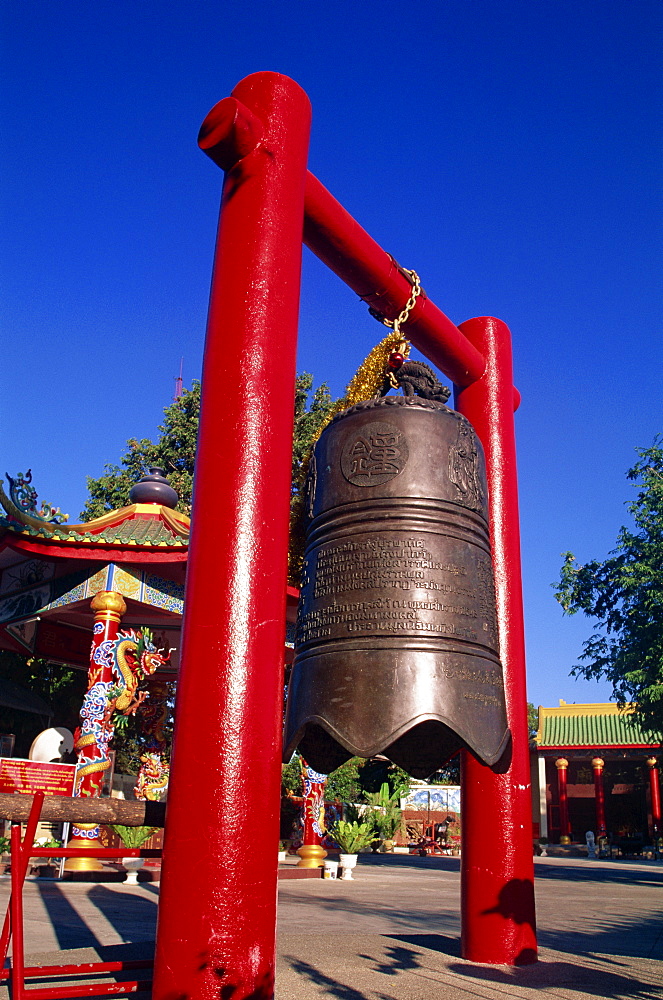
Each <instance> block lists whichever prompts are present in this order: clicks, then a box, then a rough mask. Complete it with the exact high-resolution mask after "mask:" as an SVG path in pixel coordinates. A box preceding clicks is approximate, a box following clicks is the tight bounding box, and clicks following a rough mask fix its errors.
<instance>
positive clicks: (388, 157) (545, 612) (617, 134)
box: [0, 0, 663, 705]
mask: <svg viewBox="0 0 663 1000" xmlns="http://www.w3.org/2000/svg"><path fill="white" fill-rule="evenodd" d="M662 22H663V8H662V7H661V6H660V4H659V3H658V2H656V0H621V2H614V0H600V2H599V0H574V2H567V0H554V2H549V0H537V2H536V3H532V2H531V0H504V2H502V3H494V2H491V0H437V2H429V3H418V2H412V3H408V4H403V3H400V2H399V3H396V2H393V0H381V2H380V3H378V2H376V0H366V2H363V3H357V2H352V3H350V2H347V0H336V2H335V3H334V4H326V5H323V4H318V3H311V2H301V0H300V2H297V0H290V2H288V3H285V2H283V0H270V2H265V0H257V2H254V3H252V4H245V3H244V4H240V3H236V2H234V0H226V2H225V3H219V2H216V0H214V2H210V0H188V2H185V0H181V2H174V0H171V2H167V0H159V2H156V0H141V2H140V3H136V2H135V0H95V2H94V3H90V2H89V0H85V2H74V0H58V2H55V0H5V2H4V3H3V4H2V5H0V32H1V38H2V42H1V44H2V52H1V53H0V64H1V68H0V75H1V79H0V91H1V95H2V96H1V98H0V101H1V104H0V107H1V111H2V136H3V139H2V159H1V169H2V176H1V178H0V186H1V188H2V212H3V220H2V232H3V243H2V303H3V305H2V343H3V380H2V383H3V392H2V412H1V420H2V423H1V427H2V443H1V445H0V461H1V462H2V465H1V466H0V473H4V472H9V473H10V474H14V473H16V472H18V471H24V470H26V469H27V468H28V467H32V469H33V475H34V482H35V485H36V487H37V489H38V491H39V495H40V499H42V500H48V501H51V502H53V503H56V504H59V505H60V506H61V507H62V509H63V510H65V511H67V512H68V513H70V514H71V520H73V521H76V520H78V514H79V512H80V510H81V508H82V506H83V503H84V501H85V497H86V487H85V477H86V475H93V476H96V475H99V474H100V473H101V471H102V469H103V466H104V464H105V463H106V462H115V461H117V460H118V459H119V457H120V455H121V454H122V452H123V450H124V446H125V442H126V440H127V438H129V437H131V436H137V437H152V436H153V435H154V434H155V432H156V427H157V424H158V423H159V422H160V419H161V416H162V411H163V407H164V406H165V405H167V403H168V402H169V401H170V399H171V397H172V394H173V387H174V376H176V375H177V373H178V369H179V363H180V357H181V356H183V357H184V378H185V384H187V385H188V384H190V383H191V380H192V379H193V378H196V377H198V376H199V374H200V370H201V357H202V349H203V340H204V332H205V317H206V308H207V295H208V287H209V277H210V271H211V265H212V254H213V247H214V237H215V228H216V221H217V212H218V204H219V195H220V190H221V182H222V174H221V172H220V171H219V170H218V169H217V168H216V167H215V166H214V165H213V164H212V163H211V162H210V161H209V160H208V159H207V157H205V156H204V155H203V154H202V153H201V152H199V150H198V148H197V145H196V136H197V132H198V128H199V126H200V123H201V122H202V120H203V118H204V117H205V115H206V114H207V112H208V110H209V109H210V108H211V107H212V105H214V104H215V103H216V102H217V101H218V100H220V99H221V98H222V97H225V96H226V95H227V94H228V93H229V92H230V91H231V89H232V87H233V86H234V85H235V83H236V82H237V81H238V80H240V79H241V78H242V77H244V76H246V75H247V74H249V73H252V72H254V71H257V70H264V69H270V70H277V71H279V72H282V73H286V74H288V75H290V76H292V77H293V78H294V79H295V80H297V81H298V82H299V83H300V84H301V85H302V86H303V87H304V89H305V90H306V91H307V92H308V94H309V96H310V98H311V101H312V104H313V132H312V138H311V154H310V166H311V169H312V170H313V171H314V173H316V174H317V175H318V177H319V178H320V179H321V180H322V182H323V183H324V184H325V185H326V186H327V187H329V189H330V190H331V191H332V193H333V194H335V195H336V197H338V198H339V199H340V200H341V201H342V202H343V204H344V205H345V206H346V207H347V208H348V209H349V211H351V212H352V213H353V214H354V215H355V217H356V218H357V219H358V220H359V222H360V223H361V224H362V225H363V226H364V227H365V228H366V229H368V231H369V232H370V233H371V234H372V235H373V236H374V238H375V239H377V240H378V241H379V242H380V243H381V244H382V246H384V248H385V249H387V250H388V251H389V252H390V253H392V254H394V256H395V257H396V258H397V259H398V260H399V261H400V262H401V263H402V264H403V265H404V266H406V267H413V268H415V269H416V270H417V271H418V272H419V274H420V275H421V278H422V282H423V284H424V287H425V288H426V290H427V292H428V294H429V295H430V296H431V297H432V298H433V299H434V301H435V302H436V303H437V305H438V306H439V307H440V308H441V309H443V310H444V312H446V313H447V315H449V316H450V317H451V318H452V319H453V320H454V322H456V323H460V322H462V321H463V320H465V319H469V318H470V317H472V316H477V315H486V314H489V315H494V316H498V317H500V318H501V319H503V320H505V321H506V322H507V323H508V324H509V326H510V328H511V330H512V333H513V338H514V347H515V368H516V382H517V385H518V387H519V389H520V391H521V393H522V398H523V402H522V406H521V409H520V411H519V413H518V417H517V430H518V442H519V458H520V486H521V516H522V531H523V570H524V582H525V609H526V621H527V640H528V672H529V697H530V699H531V700H532V701H534V702H535V703H537V704H538V703H543V704H548V705H551V704H556V703H557V700H558V699H559V698H564V699H565V700H567V701H588V700H600V699H603V698H605V697H606V696H607V693H608V688H607V687H606V686H605V685H598V684H586V683H583V682H579V681H575V680H573V679H570V678H569V676H568V672H569V669H570V667H571V666H572V664H573V663H574V662H575V661H576V657H577V654H578V653H579V652H580V647H581V643H582V640H583V639H584V638H586V637H587V636H588V635H589V633H590V629H591V623H590V622H589V621H588V620H587V619H582V620H581V619H579V618H577V619H565V618H563V616H562V614H561V610H560V609H559V606H558V605H557V604H556V602H555V600H554V597H553V592H552V590H551V588H550V583H551V581H553V580H555V579H556V578H557V575H558V571H559V566H560V562H561V559H560V553H561V552H562V551H564V550H566V549H571V550H573V551H574V552H575V553H576V554H577V556H578V557H579V559H580V560H581V561H582V560H586V559H588V558H593V557H597V558H602V557H604V556H605V555H606V554H607V552H608V551H609V549H610V548H611V547H612V546H613V544H614V542H615V539H616V536H617V531H618V529H619V527H620V525H621V524H622V523H624V522H625V520H626V519H627V514H626V512H625V508H624V502H625V501H626V500H627V499H628V498H629V497H630V496H631V495H632V493H633V487H632V486H630V485H629V484H628V483H627V481H626V479H625V475H624V474H625V471H626V469H627V468H629V467H630V466H631V465H632V464H633V461H634V459H635V452H634V449H635V448H636V447H638V446H643V447H645V446H647V445H649V444H650V443H651V441H652V439H653V437H654V435H655V433H657V432H658V431H660V430H662V429H663V421H662V420H661V367H662V366H661V362H662V360H663V348H662V347H661V305H662V301H663V296H662V291H663V287H662V285H663V283H662V278H661V275H662V273H663V271H662V267H661V265H662V261H661V249H662V239H661V221H662V212H661V208H662V204H661V192H662V185H661V141H660V135H661V127H660V126H661V105H662V103H663V102H662V100H661V97H662V89H663V86H662V80H663V73H662V70H663V58H662V55H661V53H662V51H663V49H662V45H661V41H662V38H661V35H662V32H661V28H662ZM380 335H381V328H380V327H379V326H378V325H377V324H376V323H375V321H374V320H372V319H371V318H370V317H369V316H368V314H367V312H366V309H365V307H364V306H363V305H362V304H361V303H360V302H359V301H358V300H357V299H356V297H355V296H354V295H353V293H352V292H350V291H349V290H348V289H347V288H346V287H345V286H344V285H343V284H342V283H341V282H340V281H339V280H338V279H337V278H335V277H334V276H333V275H331V274H330V273H328V272H326V270H325V269H324V267H323V266H322V265H321V264H320V263H319V262H318V261H317V260H315V259H314V258H313V257H312V256H311V255H310V254H309V253H308V251H305V253H304V281H303V290H302V307H301V330H300V345H301V347H300V360H299V370H300V371H304V370H307V371H311V372H313V373H314V375H315V376H316V379H317V381H319V382H320V381H327V382H328V383H329V386H330V388H331V391H332V392H333V393H334V394H335V395H336V394H340V393H341V391H342V389H343V387H344V385H345V383H346V382H347V381H348V380H349V378H350V377H351V376H352V374H353V373H354V371H355V370H356V368H357V365H358V364H359V362H360V361H361V359H362V358H363V357H364V356H365V354H366V353H367V352H368V350H369V349H370V348H371V347H372V346H373V344H374V343H376V341H377V340H378V339H379V338H380Z"/></svg>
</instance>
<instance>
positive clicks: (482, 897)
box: [456, 317, 536, 965]
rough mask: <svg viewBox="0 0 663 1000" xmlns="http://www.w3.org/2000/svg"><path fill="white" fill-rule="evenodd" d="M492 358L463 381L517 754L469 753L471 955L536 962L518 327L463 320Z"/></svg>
mask: <svg viewBox="0 0 663 1000" xmlns="http://www.w3.org/2000/svg"><path fill="white" fill-rule="evenodd" d="M459 329H460V330H461V332H462V333H463V334H465V336H466V337H467V338H468V339H469V340H470V341H471V342H472V343H473V344H474V346H475V347H476V348H477V350H478V351H479V352H480V353H481V354H482V355H483V356H484V358H485V359H486V370H485V374H484V375H483V377H482V378H480V379H478V380H477V381H476V382H474V383H473V384H472V385H470V386H468V387H466V388H464V389H461V390H457V393H456V407H457V409H458V410H459V411H460V412H461V413H463V414H464V415H465V416H466V417H467V418H468V419H469V420H470V421H471V423H472V424H473V425H474V428H475V430H476V432H477V434H478V435H479V438H480V439H481V442H482V444H483V447H484V451H485V455H486V468H487V474H488V493H489V499H488V502H489V511H490V520H491V523H490V529H491V543H492V552H493V565H494V570H495V596H496V600H497V621H498V630H499V637H500V655H501V658H502V663H503V665H504V675H505V697H506V708H507V718H508V722H509V728H510V729H511V736H512V753H511V762H510V765H509V767H508V769H507V770H505V771H504V772H503V773H495V772H493V771H492V770H491V769H490V768H487V767H484V766H483V765H482V764H479V763H478V762H477V760H476V759H475V758H474V757H472V756H471V755H470V754H469V753H467V752H463V755H462V775H463V780H462V791H461V795H462V816H463V852H462V862H461V906H462V949H463V956H464V958H466V959H469V960H470V961H474V962H487V963H491V964H506V965H516V964H525V963H528V962H534V961H536V924H535V908H534V866H533V861H532V841H531V824H532V818H531V812H532V805H531V788H530V762H529V741H528V731H527V694H526V688H525V639H524V623H523V606H522V582H521V571H520V529H519V520H518V485H517V475H516V445H515V430H514V418H513V399H514V396H513V372H512V357H511V335H510V333H509V330H508V327H507V326H506V325H505V324H504V323H502V322H501V321H500V320H497V319H492V318H490V317H482V318H478V319H471V320H468V321H467V322H466V323H462V324H461V325H460V327H459Z"/></svg>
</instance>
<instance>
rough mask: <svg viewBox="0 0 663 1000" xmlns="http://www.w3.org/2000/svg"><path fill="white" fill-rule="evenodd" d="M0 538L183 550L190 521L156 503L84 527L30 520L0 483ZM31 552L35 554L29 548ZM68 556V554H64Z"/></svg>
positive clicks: (65, 546)
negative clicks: (2, 511) (0, 512)
mask: <svg viewBox="0 0 663 1000" xmlns="http://www.w3.org/2000/svg"><path fill="white" fill-rule="evenodd" d="M0 504H1V505H2V507H3V508H4V511H5V516H2V515H0V538H2V537H6V536H13V537H14V538H16V539H24V540H25V541H34V542H37V543H39V542H41V543H43V542H46V543H48V545H49V546H55V547H62V549H63V553H62V554H63V555H65V551H64V550H66V549H69V548H70V547H72V546H73V547H76V548H78V547H88V546H94V547H95V548H98V547H106V546H110V547H114V548H118V547H122V548H124V547H125V546H128V547H129V548H131V549H137V548H138V549H143V550H144V549H157V550H163V549H166V550H172V549H175V550H178V549H179V550H180V551H182V550H186V549H187V547H188V544H189V534H190V530H191V520H190V518H189V517H187V515H186V514H182V513H180V512H179V511H174V510H171V509H170V508H169V507H164V506H162V505H161V504H158V503H135V504H131V505H130V506H128V507H122V508H121V509H120V510H113V511H109V513H108V514H103V515H102V516H101V517H97V518H95V519H94V520H93V521H87V522H86V523H85V524H70V525H68V524H58V523H56V522H54V521H46V520H43V519H41V518H39V517H33V516H32V515H31V514H28V513H27V512H26V511H24V510H21V509H20V508H19V507H18V506H17V505H16V504H15V503H14V502H13V501H12V500H11V499H10V497H8V496H7V494H6V493H5V491H4V489H3V488H2V485H1V484H0ZM32 551H35V550H34V549H32ZM67 554H68V553H67Z"/></svg>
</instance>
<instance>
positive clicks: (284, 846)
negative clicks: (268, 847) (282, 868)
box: [279, 840, 288, 862]
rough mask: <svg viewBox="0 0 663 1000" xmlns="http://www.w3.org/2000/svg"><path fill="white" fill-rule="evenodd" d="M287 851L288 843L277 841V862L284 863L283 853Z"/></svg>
mask: <svg viewBox="0 0 663 1000" xmlns="http://www.w3.org/2000/svg"><path fill="white" fill-rule="evenodd" d="M287 850H288V841H287V840H279V862H281V861H285V852H286V851H287Z"/></svg>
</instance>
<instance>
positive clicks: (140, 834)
mask: <svg viewBox="0 0 663 1000" xmlns="http://www.w3.org/2000/svg"><path fill="white" fill-rule="evenodd" d="M156 829H157V828H156V827H155V826H121V825H119V824H115V825H113V826H111V830H112V831H113V832H114V833H116V834H117V835H118V837H119V838H120V840H121V841H122V843H123V844H124V846H125V847H127V848H128V849H129V850H130V851H133V850H138V848H139V847H141V846H142V845H143V844H144V843H145V841H146V840H149V839H150V837H151V836H152V834H153V833H155V832H156ZM122 864H123V865H124V869H125V871H126V873H127V877H126V878H125V880H124V881H125V884H126V885H138V872H139V871H140V869H141V868H142V867H143V865H144V864H145V858H122Z"/></svg>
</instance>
